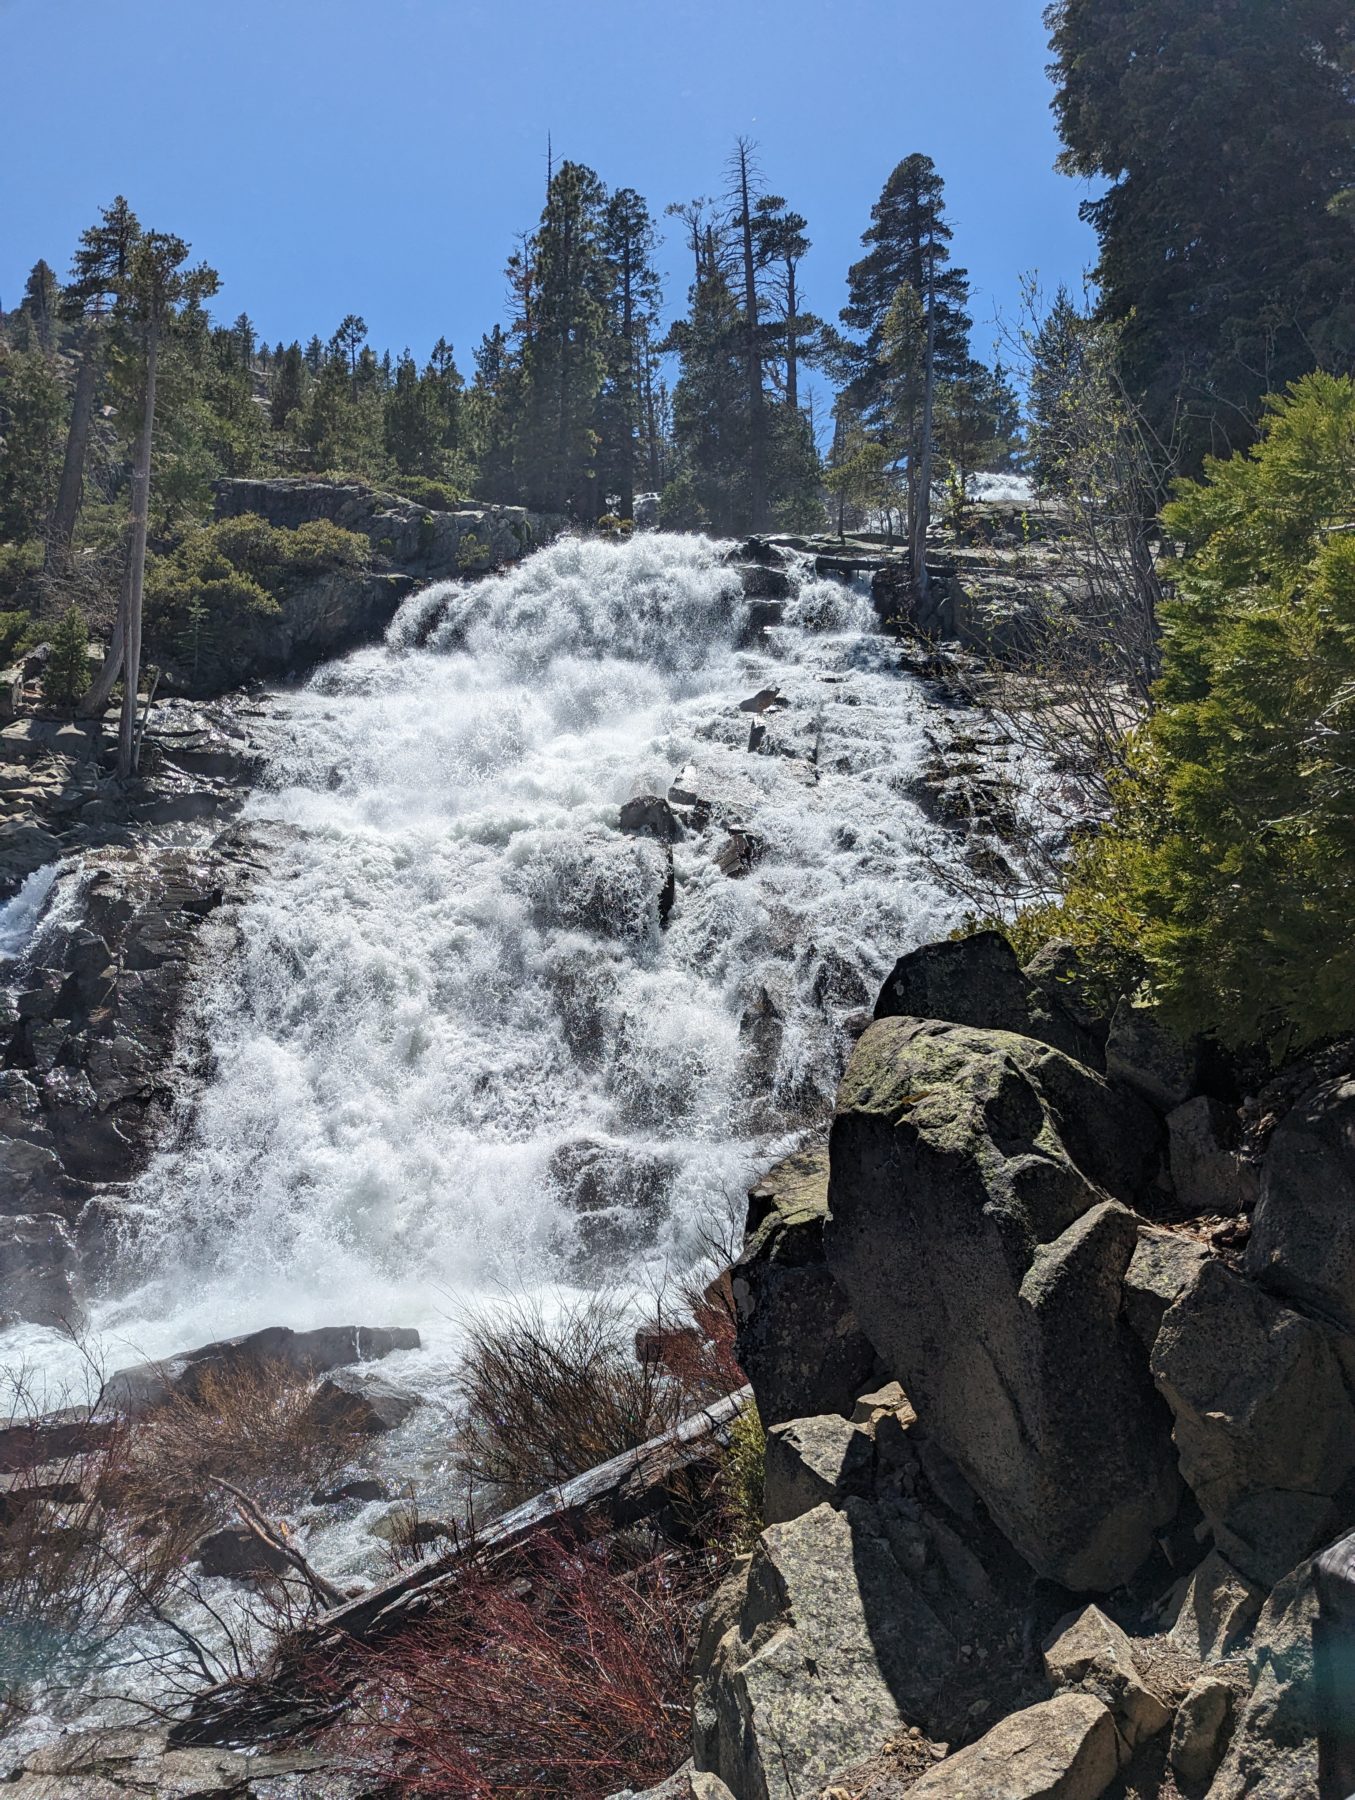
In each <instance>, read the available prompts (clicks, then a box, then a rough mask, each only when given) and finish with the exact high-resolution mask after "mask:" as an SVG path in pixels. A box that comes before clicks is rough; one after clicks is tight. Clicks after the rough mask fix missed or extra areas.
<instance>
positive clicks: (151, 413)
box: [118, 319, 160, 781]
mask: <svg viewBox="0 0 1355 1800" xmlns="http://www.w3.org/2000/svg"><path fill="white" fill-rule="evenodd" d="M159 352H160V328H159V325H158V324H157V322H156V321H155V320H154V319H152V320H151V322H150V324H149V325H148V326H147V329H146V409H145V415H144V417H143V419H142V421H141V433H140V436H139V437H138V438H137V442H136V462H135V464H134V465H133V468H132V546H131V552H130V555H129V557H128V562H127V616H126V623H125V627H124V655H123V671H122V718H121V721H120V722H119V726H118V776H119V779H121V780H123V781H126V780H128V779H129V778H130V777H131V776H132V775H134V774H135V773H136V765H137V742H136V690H137V683H138V680H139V677H140V675H141V597H142V590H143V588H144V586H145V580H146V526H147V520H148V514H149V512H150V497H151V437H152V434H153V432H154V430H155V372H156V362H157V360H158V358H159Z"/></svg>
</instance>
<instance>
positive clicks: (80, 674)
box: [42, 606, 89, 712]
mask: <svg viewBox="0 0 1355 1800" xmlns="http://www.w3.org/2000/svg"><path fill="white" fill-rule="evenodd" d="M88 650H89V627H88V626H87V625H86V624H85V615H84V614H83V613H82V612H81V611H80V608H79V607H78V606H71V607H68V608H67V609H66V611H65V613H64V614H63V615H62V618H61V623H60V624H59V625H58V626H57V628H56V630H55V631H54V632H53V633H52V653H51V655H50V656H49V657H48V658H47V666H46V668H45V669H44V670H43V672H42V698H43V704H44V705H46V706H50V707H52V708H54V709H55V710H57V711H62V712H64V711H69V710H72V709H73V708H74V707H76V706H77V705H78V704H79V702H80V701H81V700H82V699H83V698H84V694H85V690H86V688H87V687H88V686H89V656H88V654H87V652H88Z"/></svg>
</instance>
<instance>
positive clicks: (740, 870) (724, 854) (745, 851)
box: [714, 831, 767, 881]
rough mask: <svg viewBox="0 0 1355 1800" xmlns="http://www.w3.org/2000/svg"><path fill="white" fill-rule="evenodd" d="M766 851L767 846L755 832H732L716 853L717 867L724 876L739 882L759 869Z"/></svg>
mask: <svg viewBox="0 0 1355 1800" xmlns="http://www.w3.org/2000/svg"><path fill="white" fill-rule="evenodd" d="M766 850H767V846H766V844H765V843H764V842H763V840H762V839H761V838H760V837H758V836H757V835H756V834H755V833H754V832H751V831H731V832H730V834H729V836H728V837H727V838H726V839H725V841H724V843H723V844H721V846H720V848H719V849H718V850H717V851H716V852H715V857H714V862H715V866H716V868H717V869H718V870H719V871H720V873H721V874H722V875H727V876H728V877H729V879H730V880H731V881H737V880H738V879H739V877H740V876H741V875H747V874H749V873H750V872H751V871H752V870H753V869H755V868H756V867H757V865H758V863H759V862H760V861H761V860H762V858H763V856H764V855H765V854H766Z"/></svg>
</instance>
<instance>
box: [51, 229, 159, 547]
mask: <svg viewBox="0 0 1355 1800" xmlns="http://www.w3.org/2000/svg"><path fill="white" fill-rule="evenodd" d="M140 235H141V227H140V225H139V224H138V222H137V217H136V214H135V213H134V212H133V211H132V209H131V207H130V206H128V204H127V202H126V200H124V199H123V197H122V195H121V194H119V195H118V196H117V198H116V199H115V200H114V201H113V203H112V205H111V206H106V207H104V208H103V209H102V211H101V212H100V215H99V223H98V224H97V225H92V226H90V228H89V229H88V230H87V231H84V232H82V233H81V236H80V244H79V248H78V249H77V250H76V252H75V256H74V258H73V259H72V265H71V278H70V281H69V282H68V283H67V285H66V288H65V290H64V292H63V294H62V310H63V312H64V313H65V315H66V317H67V318H68V319H70V320H71V321H72V322H74V323H77V324H78V325H79V327H80V332H81V335H80V366H79V371H78V373H77V375H76V380H75V393H74V395H73V397H72V400H71V416H70V424H69V426H68V428H67V432H66V454H65V459H64V462H63V464H62V470H61V485H60V487H59V489H58V491H57V498H56V504H55V507H54V508H53V512H52V520H51V525H50V527H49V530H48V536H47V562H48V567H49V568H57V569H61V568H65V567H66V565H67V564H68V563H69V561H70V554H71V542H72V539H73V538H74V536H75V522H76V519H77V517H78V516H79V512H80V495H81V488H82V485H83V482H84V476H85V458H86V456H87V454H88V450H89V434H90V429H91V426H92V425H93V421H94V401H95V396H96V393H97V390H98V385H99V374H100V369H101V366H102V361H103V332H104V321H105V319H106V318H107V317H108V315H109V314H110V312H111V311H112V309H113V308H114V307H115V306H116V305H117V303H118V301H119V299H120V298H121V296H122V293H123V291H124V288H125V285H126V281H127V274H128V269H129V267H130V262H131V256H132V252H133V250H134V248H135V246H136V243H137V241H138V239H139V237H140Z"/></svg>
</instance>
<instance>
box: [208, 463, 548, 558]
mask: <svg viewBox="0 0 1355 1800" xmlns="http://www.w3.org/2000/svg"><path fill="white" fill-rule="evenodd" d="M244 513H254V514H256V515H257V516H258V517H259V518H261V519H266V520H267V521H268V523H269V524H270V525H276V526H280V527H282V528H283V529H284V530H287V531H295V530H296V528H297V526H299V525H305V524H307V523H309V521H311V520H312V519H325V520H328V522H329V523H330V524H331V525H339V526H342V528H343V529H344V530H345V531H356V532H360V533H361V534H362V535H363V536H364V537H365V538H367V539H368V541H369V542H370V544H371V546H372V549H373V550H374V551H376V553H377V554H378V555H379V556H381V557H384V558H386V559H387V561H388V562H390V563H393V564H396V565H398V566H399V567H400V568H401V569H404V570H406V571H408V572H410V573H411V574H416V575H418V576H420V577H421V578H422V579H424V580H430V581H431V580H436V579H438V578H439V577H441V576H455V575H464V574H468V573H474V572H475V571H476V570H477V569H487V568H498V567H500V566H502V565H503V564H504V563H510V562H517V561H518V560H520V558H522V557H523V556H525V555H527V553H528V552H529V551H531V550H533V549H535V548H537V547H538V546H539V545H541V544H543V543H545V542H546V540H547V539H548V538H549V537H551V536H552V535H553V534H554V532H555V531H556V530H558V529H559V526H560V524H561V523H562V521H560V520H556V519H553V518H549V517H547V516H546V515H545V514H542V513H530V512H528V511H527V510H526V509H525V508H524V507H521V506H481V505H477V504H476V503H474V502H468V503H467V504H466V505H465V506H460V507H458V508H457V509H456V510H455V511H454V512H444V511H438V510H436V509H432V508H429V507H426V506H421V505H419V504H418V503H417V502H416V501H413V500H406V499H405V498H403V497H402V496H401V495H400V494H396V493H390V492H386V491H383V490H382V489H379V488H372V487H368V486H366V485H365V484H363V483H362V482H338V481H311V480H308V479H307V478H306V477H304V476H301V477H295V478H294V477H286V476H275V477H265V478H254V477H247V478H244V479H238V480H229V481H219V482H218V483H217V485H216V516H217V518H218V519H234V518H239V517H240V516H241V515H242V514H244Z"/></svg>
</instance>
